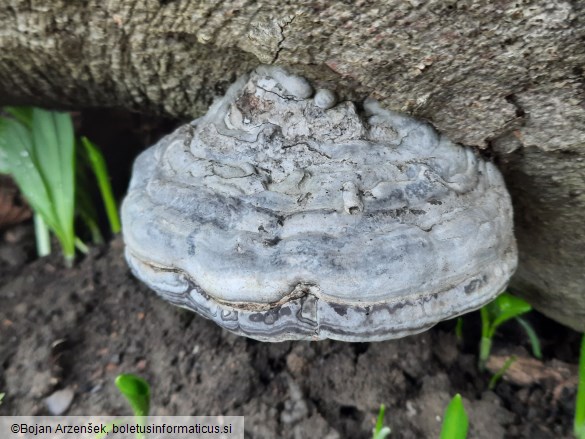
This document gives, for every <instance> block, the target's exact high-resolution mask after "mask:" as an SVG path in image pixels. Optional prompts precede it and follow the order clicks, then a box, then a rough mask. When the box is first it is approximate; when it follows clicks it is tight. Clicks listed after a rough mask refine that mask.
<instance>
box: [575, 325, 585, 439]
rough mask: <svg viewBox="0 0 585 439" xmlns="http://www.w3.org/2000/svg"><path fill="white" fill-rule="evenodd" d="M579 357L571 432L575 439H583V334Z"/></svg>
mask: <svg viewBox="0 0 585 439" xmlns="http://www.w3.org/2000/svg"><path fill="white" fill-rule="evenodd" d="M579 357H580V358H579V386H578V387H577V402H576V404H575V421H574V424H573V431H574V433H575V437H576V438H577V439H585V334H583V337H582V339H581V354H580V356H579Z"/></svg>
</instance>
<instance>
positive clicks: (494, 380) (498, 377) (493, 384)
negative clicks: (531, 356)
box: [488, 355, 516, 390]
mask: <svg viewBox="0 0 585 439" xmlns="http://www.w3.org/2000/svg"><path fill="white" fill-rule="evenodd" d="M514 361H516V357H515V356H514V355H512V356H511V357H510V358H508V359H507V360H506V362H505V363H504V365H503V366H502V367H501V368H500V370H498V371H497V372H496V373H495V374H494V376H493V377H492V378H491V379H490V383H489V385H488V389H489V390H494V388H495V387H496V384H498V381H500V380H501V379H502V377H503V376H504V375H505V374H506V372H507V371H508V369H509V368H510V366H511V365H512V364H513V363H514Z"/></svg>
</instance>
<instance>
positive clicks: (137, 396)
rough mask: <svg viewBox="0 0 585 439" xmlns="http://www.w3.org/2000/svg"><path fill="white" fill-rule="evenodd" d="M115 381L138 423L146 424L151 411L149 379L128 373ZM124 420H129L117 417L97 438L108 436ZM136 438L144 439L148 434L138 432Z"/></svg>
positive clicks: (119, 376)
mask: <svg viewBox="0 0 585 439" xmlns="http://www.w3.org/2000/svg"><path fill="white" fill-rule="evenodd" d="M114 382H115V384H116V387H117V388H118V390H119V391H120V393H121V394H122V395H123V396H124V397H125V398H126V400H127V401H128V403H129V404H130V407H131V408H132V412H133V413H134V417H135V418H136V422H137V423H138V425H141V426H144V417H145V416H148V413H149V412H150V385H149V384H148V381H146V380H145V379H143V378H140V377H139V376H136V375H133V374H130V373H126V374H121V375H118V376H117V377H116V380H115V381H114ZM124 422H127V421H126V420H124V419H116V420H115V421H114V422H112V423H110V424H109V425H108V426H107V427H106V430H107V432H106V433H100V434H98V435H97V436H96V439H103V438H105V437H107V436H108V435H109V434H110V432H111V430H112V429H113V427H114V426H116V425H120V424H122V423H124ZM136 438H137V439H144V438H146V434H144V433H141V432H138V433H136Z"/></svg>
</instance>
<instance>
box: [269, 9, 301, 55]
mask: <svg viewBox="0 0 585 439" xmlns="http://www.w3.org/2000/svg"><path fill="white" fill-rule="evenodd" d="M295 18H297V16H296V15H293V17H292V18H291V19H290V20H289V21H286V22H284V24H282V25H281V24H280V23H278V27H280V41H279V42H278V44H277V47H276V53H275V54H274V56H273V57H272V61H271V62H270V64H275V63H276V61H278V57H279V56H280V52H281V51H282V43H284V40H286V36H285V35H284V31H285V30H286V28H287V27H288V26H289V25H290V24H292V22H293V21H295Z"/></svg>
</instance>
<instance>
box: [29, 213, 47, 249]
mask: <svg viewBox="0 0 585 439" xmlns="http://www.w3.org/2000/svg"><path fill="white" fill-rule="evenodd" d="M33 219H34V223H35V239H36V243H37V253H38V255H39V257H41V258H42V257H43V256H47V255H50V254H51V235H50V234H49V229H48V227H47V225H46V224H45V221H44V220H43V217H42V216H41V215H39V214H37V213H35V214H34V215H33Z"/></svg>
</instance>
